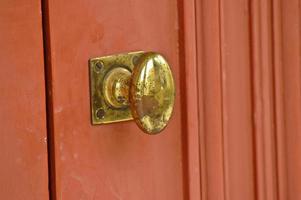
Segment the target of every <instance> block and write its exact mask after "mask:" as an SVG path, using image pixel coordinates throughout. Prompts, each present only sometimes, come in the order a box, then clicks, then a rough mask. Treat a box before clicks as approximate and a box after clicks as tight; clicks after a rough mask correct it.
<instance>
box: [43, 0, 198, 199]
mask: <svg viewBox="0 0 301 200" xmlns="http://www.w3.org/2000/svg"><path fill="white" fill-rule="evenodd" d="M177 3H179V4H180V5H181V6H184V10H182V9H180V8H179V7H178V4H177ZM47 7H48V13H47V15H48V20H49V21H48V23H49V33H48V36H49V38H47V40H49V47H48V48H49V50H50V51H49V55H48V56H49V60H50V62H49V63H50V65H49V67H50V73H51V79H52V80H51V84H50V87H51V91H50V92H51V94H52V96H51V97H52V99H51V102H52V105H53V110H52V112H53V113H52V116H53V127H52V129H53V132H52V133H51V134H52V135H51V136H52V140H53V141H54V144H53V145H54V156H55V162H54V164H55V166H54V169H53V170H54V171H55V181H56V182H55V187H56V191H55V192H54V193H55V194H54V195H53V196H54V198H56V199H107V200H110V199H157V200H159V199H163V200H166V199H188V198H191V199H199V196H198V195H199V194H198V193H199V192H200V191H199V178H200V177H199V171H198V170H199V162H198V159H199V155H198V153H199V151H198V150H199V147H198V146H199V145H198V131H197V128H198V119H197V118H195V117H197V110H198V109H195V106H196V105H195V104H194V103H195V102H197V94H196V93H194V91H197V90H196V89H197V88H196V85H194V84H195V83H196V82H195V81H196V74H195V60H196V57H195V55H194V53H195V52H194V51H195V50H194V47H192V48H191V47H190V46H189V44H186V43H187V42H189V43H194V42H195V40H194V39H193V38H190V36H191V35H192V36H193V34H194V33H193V32H192V33H191V32H190V31H194V29H195V26H194V25H195V24H194V23H193V22H192V23H191V22H189V20H188V19H185V21H184V23H182V22H180V21H181V20H180V19H179V16H185V17H188V16H192V17H194V14H193V13H192V14H191V13H190V11H191V10H194V1H183V2H181V1H179V2H177V1H174V0H163V1H162V0H154V1H138V0H135V1H120V0H113V1H112V0H102V1H95V0H88V1H84V0H76V1H73V2H72V3H71V4H70V3H69V2H67V1H48V2H47ZM180 13H181V14H180ZM183 25H184V26H185V28H187V30H185V32H183V33H179V29H180V28H183V27H182V26H183ZM184 38H185V43H183V41H181V40H182V39H184ZM180 47H184V48H185V49H184V50H180V49H179V48H180ZM136 50H145V51H148V50H152V51H158V52H160V53H162V54H163V55H165V57H166V58H167V60H168V61H169V62H170V64H171V67H172V71H173V74H174V78H175V82H176V88H177V91H176V93H177V95H176V102H175V110H174V114H173V117H172V119H171V121H170V124H169V125H168V127H167V128H166V129H165V130H164V132H163V133H161V134H159V135H156V136H153V137H151V136H149V135H146V134H143V133H142V132H141V131H140V130H139V128H138V127H137V126H136V125H135V123H134V122H124V123H118V124H110V125H103V126H92V125H91V123H90V105H89V101H90V99H89V98H90V94H89V75H88V59H89V58H92V57H96V56H101V55H109V54H114V53H120V52H127V51H136ZM183 55H185V56H187V58H188V59H186V58H185V59H183V58H181V57H180V56H183ZM187 66H188V67H189V68H188V67H187ZM190 67H191V68H190ZM185 82H187V83H185ZM191 87H193V88H191ZM184 88H188V89H189V90H188V91H187V94H186V93H185V92H184V91H183V89H184ZM186 95H187V96H186ZM183 102H190V103H192V104H189V106H186V105H188V104H184V103H183ZM185 112H187V113H185ZM186 116H187V117H188V118H187V119H186ZM187 154H188V155H189V156H188V155H187ZM188 162H189V164H188ZM187 170H188V172H187Z"/></svg>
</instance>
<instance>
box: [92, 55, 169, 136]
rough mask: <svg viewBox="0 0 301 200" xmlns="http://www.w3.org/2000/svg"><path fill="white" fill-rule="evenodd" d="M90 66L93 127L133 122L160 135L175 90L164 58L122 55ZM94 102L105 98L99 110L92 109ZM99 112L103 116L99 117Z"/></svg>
mask: <svg viewBox="0 0 301 200" xmlns="http://www.w3.org/2000/svg"><path fill="white" fill-rule="evenodd" d="M99 63H101V64H99ZM97 65H100V67H99V66H97ZM90 66H91V79H93V78H94V82H92V81H91V97H92V98H91V99H92V101H91V105H92V123H93V124H102V123H112V122H116V121H124V120H130V119H134V120H135V122H136V123H137V125H138V126H139V127H140V128H141V129H142V130H143V131H144V132H146V133H148V134H156V133H159V132H160V131H162V130H163V129H164V128H165V127H166V125H167V123H168V121H169V119H170V117H171V115H172V111H173V106H174V97H175V86H174V81H173V77H172V72H171V70H170V67H169V64H168V63H167V61H166V60H165V59H164V57H163V56H162V55H160V54H158V53H154V52H146V53H145V52H134V53H128V54H120V55H115V56H109V57H108V56H107V57H101V58H95V59H91V60H90ZM97 77H98V78H97ZM96 93H98V95H97V94H96ZM95 94H96V95H95ZM95 98H102V100H100V99H99V100H98V101H97V102H98V105H99V106H98V107H101V108H100V109H99V108H98V110H97V109H96V110H95V109H93V108H95V107H97V106H95ZM93 99H94V101H93ZM96 104H97V103H96ZM93 106H94V107H93ZM98 112H101V113H102V114H103V115H102V116H98Z"/></svg>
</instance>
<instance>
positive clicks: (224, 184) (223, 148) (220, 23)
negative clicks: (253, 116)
mask: <svg viewBox="0 0 301 200" xmlns="http://www.w3.org/2000/svg"><path fill="white" fill-rule="evenodd" d="M221 1H222V0H219V1H218V10H219V12H218V14H219V21H218V23H219V44H220V45H219V48H220V60H219V61H220V84H221V86H220V88H221V91H220V92H221V127H222V128H221V135H222V150H223V187H224V200H227V199H228V196H227V195H228V191H227V186H226V164H225V154H226V153H225V133H224V129H225V126H224V86H223V49H222V13H221V12H222V8H221V7H222V5H221V4H222V2H221Z"/></svg>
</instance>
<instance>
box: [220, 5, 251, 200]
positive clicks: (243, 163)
mask: <svg viewBox="0 0 301 200" xmlns="http://www.w3.org/2000/svg"><path fill="white" fill-rule="evenodd" d="M220 2H221V4H220V25H221V77H222V102H223V104H222V117H223V118H222V119H223V122H222V123H223V124H222V125H223V144H224V172H225V198H226V199H231V200H241V199H245V200H253V199H255V180H254V168H253V132H252V131H253V130H252V125H253V124H252V100H251V98H252V96H251V95H252V94H251V89H252V86H251V65H250V29H249V19H250V18H249V9H250V8H249V2H248V1H247V0H243V1H235V0H230V1H224V0H221V1H220Z"/></svg>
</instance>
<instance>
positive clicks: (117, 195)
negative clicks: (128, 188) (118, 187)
mask: <svg viewBox="0 0 301 200" xmlns="http://www.w3.org/2000/svg"><path fill="white" fill-rule="evenodd" d="M109 188H110V190H111V192H112V194H113V195H114V196H115V197H116V198H117V199H119V200H122V198H121V196H120V194H118V192H116V191H115V190H114V188H113V187H112V185H111V184H110V185H109Z"/></svg>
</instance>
